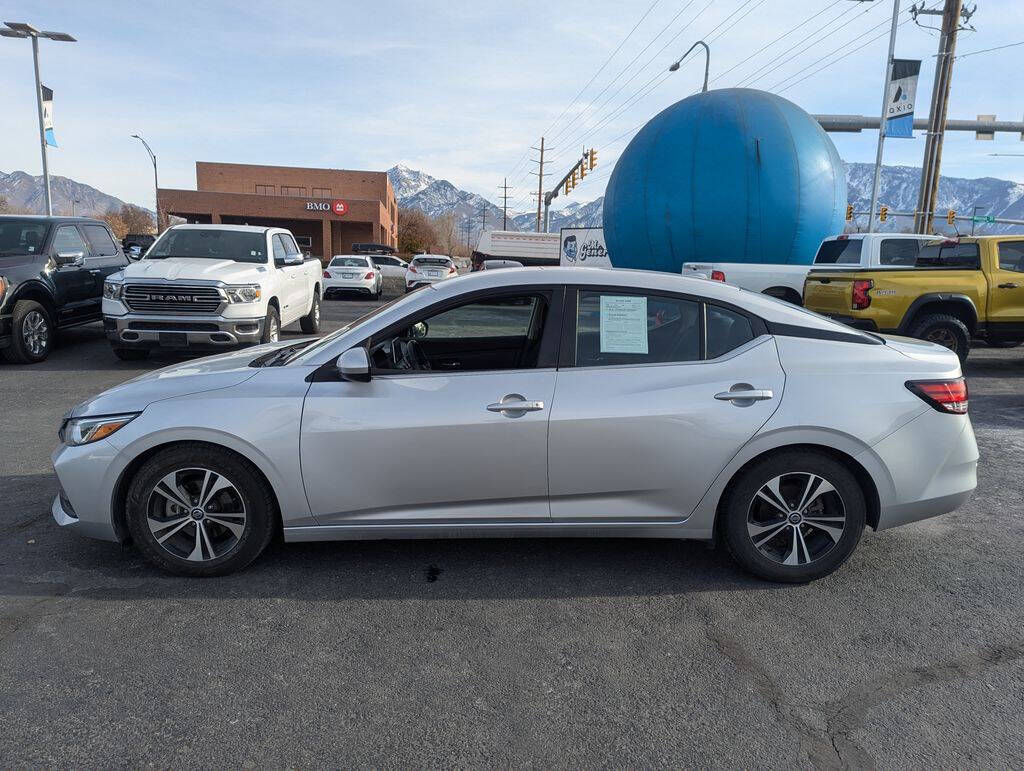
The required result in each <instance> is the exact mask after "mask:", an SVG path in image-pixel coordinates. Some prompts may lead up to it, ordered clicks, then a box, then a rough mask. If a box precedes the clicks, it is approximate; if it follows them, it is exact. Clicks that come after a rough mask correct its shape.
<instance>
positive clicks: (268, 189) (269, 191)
mask: <svg viewBox="0 0 1024 771" xmlns="http://www.w3.org/2000/svg"><path fill="white" fill-rule="evenodd" d="M256 195H274V186H273V185H256Z"/></svg>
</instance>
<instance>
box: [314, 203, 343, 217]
mask: <svg viewBox="0 0 1024 771" xmlns="http://www.w3.org/2000/svg"><path fill="white" fill-rule="evenodd" d="M306 211H329V212H334V213H335V214H336V215H337V216H339V217H343V216H345V215H346V214H348V204H347V203H345V202H344V201H342V200H341V199H338V200H336V201H306Z"/></svg>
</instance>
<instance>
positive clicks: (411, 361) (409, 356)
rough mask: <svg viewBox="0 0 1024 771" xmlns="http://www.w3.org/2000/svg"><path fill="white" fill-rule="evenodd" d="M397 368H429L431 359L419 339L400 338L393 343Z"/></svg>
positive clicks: (393, 354) (393, 353)
mask: <svg viewBox="0 0 1024 771" xmlns="http://www.w3.org/2000/svg"><path fill="white" fill-rule="evenodd" d="M391 350H392V358H393V359H394V361H395V369H413V370H429V369H431V366H430V360H429V359H428V358H427V357H426V355H425V354H424V353H423V349H422V348H421V347H420V344H419V342H418V341H416V340H415V339H413V338H410V337H405V338H398V339H396V340H395V342H394V344H393V345H392V349H391Z"/></svg>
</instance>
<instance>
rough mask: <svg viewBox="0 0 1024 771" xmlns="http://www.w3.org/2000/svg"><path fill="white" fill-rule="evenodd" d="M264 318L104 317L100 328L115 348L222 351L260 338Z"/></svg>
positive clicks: (253, 343)
mask: <svg viewBox="0 0 1024 771" xmlns="http://www.w3.org/2000/svg"><path fill="white" fill-rule="evenodd" d="M263 323H264V319H263V318H255V319H226V318H224V317H222V316H188V317H182V316H151V315H148V314H146V315H143V314H128V315H125V316H104V317H103V330H104V332H105V333H106V335H107V339H108V340H109V341H110V344H111V345H113V346H116V347H118V348H145V349H149V348H189V349H209V350H223V349H225V348H230V347H232V346H237V345H255V344H257V343H259V342H260V341H261V339H262V337H263Z"/></svg>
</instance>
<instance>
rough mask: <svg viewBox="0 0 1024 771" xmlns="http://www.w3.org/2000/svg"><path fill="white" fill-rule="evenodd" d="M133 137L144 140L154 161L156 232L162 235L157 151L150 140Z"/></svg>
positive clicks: (144, 145)
mask: <svg viewBox="0 0 1024 771" xmlns="http://www.w3.org/2000/svg"><path fill="white" fill-rule="evenodd" d="M132 139H138V140H139V141H140V142H142V145H143V147H145V148H146V152H147V153H149V159H150V160H151V161H153V206H154V210H155V211H156V234H157V235H160V182H159V181H157V176H156V153H154V152H153V149H152V148H151V147H150V146H149V142H147V141H146V140H145V139H143V138H142V137H140V136H139V135H138V134H132Z"/></svg>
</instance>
